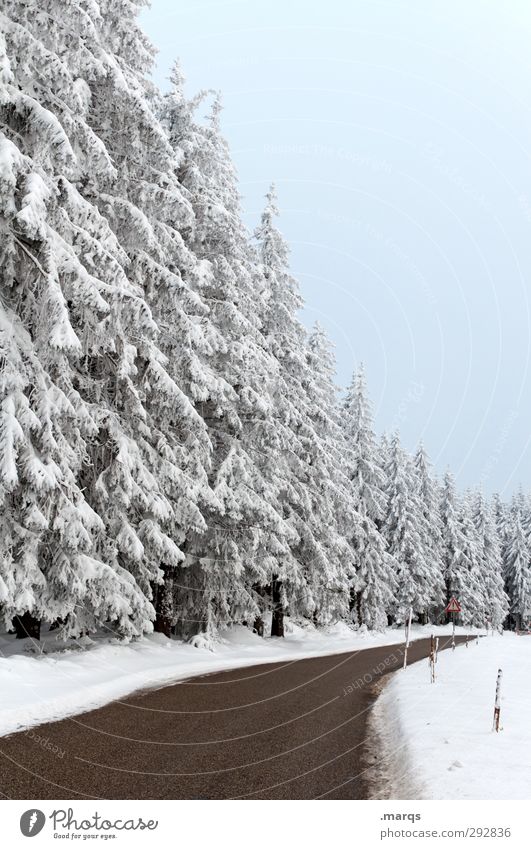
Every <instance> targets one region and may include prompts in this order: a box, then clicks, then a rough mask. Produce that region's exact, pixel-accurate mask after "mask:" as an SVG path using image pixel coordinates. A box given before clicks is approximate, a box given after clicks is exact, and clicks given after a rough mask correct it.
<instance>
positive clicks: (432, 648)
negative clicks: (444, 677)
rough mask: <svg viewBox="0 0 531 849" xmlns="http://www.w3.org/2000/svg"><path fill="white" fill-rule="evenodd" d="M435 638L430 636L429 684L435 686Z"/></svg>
mask: <svg viewBox="0 0 531 849" xmlns="http://www.w3.org/2000/svg"><path fill="white" fill-rule="evenodd" d="M435 652H436V648H435V637H434V636H433V634H432V635H431V643H430V672H431V683H432V684H435V657H436V655H435Z"/></svg>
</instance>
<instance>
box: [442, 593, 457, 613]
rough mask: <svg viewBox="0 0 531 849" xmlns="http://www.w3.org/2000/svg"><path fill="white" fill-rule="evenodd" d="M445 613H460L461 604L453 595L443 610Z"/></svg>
mask: <svg viewBox="0 0 531 849" xmlns="http://www.w3.org/2000/svg"><path fill="white" fill-rule="evenodd" d="M445 613H461V605H460V604H459V602H458V601H457V599H456V598H455V596H453V597H452V598H451V599H450V602H449V604H448V607H447V608H446V610H445Z"/></svg>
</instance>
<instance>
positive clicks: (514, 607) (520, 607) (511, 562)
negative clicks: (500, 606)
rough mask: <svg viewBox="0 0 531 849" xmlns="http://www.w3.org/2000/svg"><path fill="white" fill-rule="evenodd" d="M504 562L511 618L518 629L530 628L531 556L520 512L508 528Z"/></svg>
mask: <svg viewBox="0 0 531 849" xmlns="http://www.w3.org/2000/svg"><path fill="white" fill-rule="evenodd" d="M503 562H504V572H505V584H506V587H507V592H508V594H509V599H510V614H511V617H512V619H513V620H514V624H515V625H516V627H517V628H528V627H529V622H530V621H531V556H530V553H529V545H528V542H527V539H526V537H525V533H524V529H523V527H522V520H521V517H520V514H519V513H518V512H517V513H516V514H515V515H514V516H513V517H512V519H511V521H510V523H509V524H508V526H507V535H506V540H505V545H504V550H503Z"/></svg>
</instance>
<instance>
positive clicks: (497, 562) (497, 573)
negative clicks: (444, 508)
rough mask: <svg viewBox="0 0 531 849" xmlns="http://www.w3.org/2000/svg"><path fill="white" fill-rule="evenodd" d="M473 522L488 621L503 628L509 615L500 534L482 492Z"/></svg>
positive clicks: (474, 499)
mask: <svg viewBox="0 0 531 849" xmlns="http://www.w3.org/2000/svg"><path fill="white" fill-rule="evenodd" d="M472 510H473V520H474V525H475V528H476V531H477V533H478V536H479V545H480V556H481V564H480V575H481V590H482V594H483V598H484V606H485V610H486V612H487V617H488V621H489V622H490V623H491V624H492V627H493V628H500V627H501V626H502V625H503V623H504V621H505V619H506V617H507V614H508V612H509V605H508V598H507V595H506V594H505V590H504V580H503V560H502V551H501V546H500V540H499V536H498V531H497V528H496V524H495V520H494V516H493V513H492V510H491V507H490V505H489V504H488V503H487V502H486V501H485V499H484V497H483V495H482V493H481V492H479V491H478V492H476V493H475V494H474V495H473V497H472Z"/></svg>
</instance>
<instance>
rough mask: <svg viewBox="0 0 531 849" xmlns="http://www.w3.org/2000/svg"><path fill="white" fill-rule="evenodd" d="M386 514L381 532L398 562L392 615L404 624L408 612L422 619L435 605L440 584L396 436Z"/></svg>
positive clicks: (410, 470)
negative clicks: (427, 553) (432, 564)
mask: <svg viewBox="0 0 531 849" xmlns="http://www.w3.org/2000/svg"><path fill="white" fill-rule="evenodd" d="M386 471H387V478H388V482H387V487H388V491H387V515H386V517H385V519H384V522H383V525H382V533H383V535H384V537H385V539H386V540H387V545H388V551H389V553H390V554H391V555H392V556H393V557H394V559H395V560H396V562H397V564H398V565H397V575H396V577H397V582H398V589H397V593H396V602H395V605H394V616H395V619H396V621H397V622H404V621H405V620H406V619H407V616H408V614H409V609H410V608H413V612H414V614H415V615H416V616H417V617H420V618H422V619H425V618H426V616H427V612H428V610H429V609H430V608H431V607H433V606H434V605H435V604H437V602H438V597H439V583H438V581H437V580H435V579H434V575H433V572H432V570H430V564H429V563H428V562H427V555H426V552H425V549H424V546H423V515H422V509H421V505H420V501H419V497H418V494H417V487H416V481H415V472H414V468H413V463H412V460H411V459H410V458H409V457H408V456H407V454H406V452H405V451H404V449H403V448H402V446H401V444H400V438H399V436H398V434H395V435H394V436H393V437H392V439H391V444H390V448H389V458H388V466H387V470H386Z"/></svg>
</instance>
